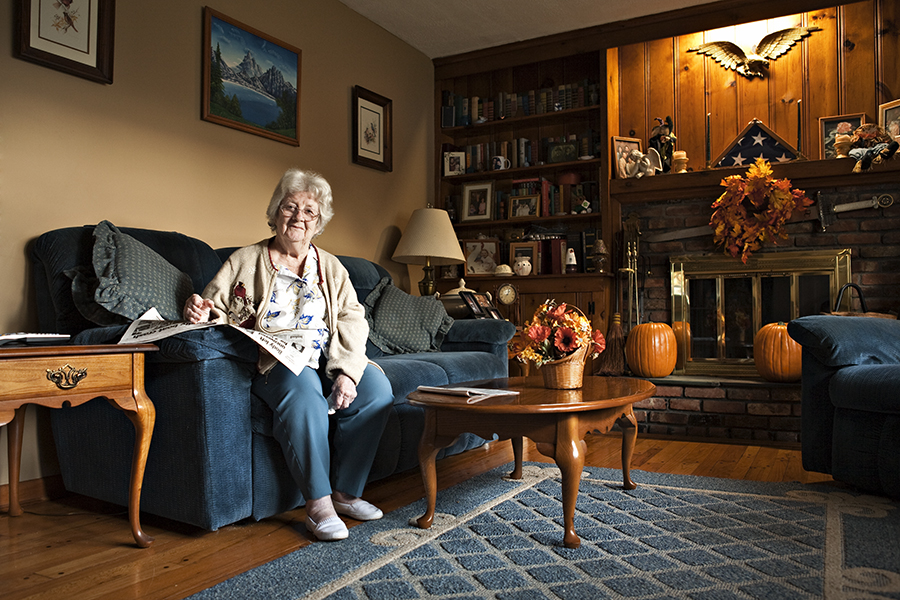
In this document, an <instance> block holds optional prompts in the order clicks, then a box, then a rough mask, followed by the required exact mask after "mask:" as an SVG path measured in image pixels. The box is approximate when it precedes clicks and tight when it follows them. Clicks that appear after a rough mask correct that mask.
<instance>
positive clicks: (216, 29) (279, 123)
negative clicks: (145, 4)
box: [200, 6, 300, 146]
mask: <svg viewBox="0 0 900 600" xmlns="http://www.w3.org/2000/svg"><path fill="white" fill-rule="evenodd" d="M248 67H249V68H250V69H252V70H253V71H258V72H260V73H267V74H268V73H271V74H272V76H266V77H262V78H260V77H254V78H253V79H252V80H249V79H247V78H246V77H243V76H242V75H241V71H242V70H243V69H246V68H248ZM200 116H201V118H202V119H203V120H204V121H209V122H211V123H216V124H218V125H224V126H225V127H231V128H232V129H238V130H240V131H244V132H246V133H252V134H254V135H259V136H262V137H265V138H269V139H271V140H275V141H278V142H282V143H285V144H290V145H291V146H299V145H300V49H299V48H295V47H294V46H291V45H290V44H287V43H285V42H282V41H280V40H277V39H275V38H273V37H272V36H270V35H266V34H265V33H263V32H261V31H259V30H257V29H254V28H252V27H250V26H248V25H244V24H243V23H241V22H239V21H235V20H234V19H232V18H230V17H226V16H225V15H223V14H222V13H220V12H218V11H215V10H213V9H211V8H209V7H208V6H207V7H206V8H204V9H203V90H202V104H201V111H200Z"/></svg>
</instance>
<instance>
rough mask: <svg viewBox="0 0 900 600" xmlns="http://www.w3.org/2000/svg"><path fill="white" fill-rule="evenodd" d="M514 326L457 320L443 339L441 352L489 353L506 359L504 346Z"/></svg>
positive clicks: (485, 321)
mask: <svg viewBox="0 0 900 600" xmlns="http://www.w3.org/2000/svg"><path fill="white" fill-rule="evenodd" d="M515 333H516V326H515V325H513V324H512V323H510V322H509V321H501V320H499V319H457V320H455V321H453V326H452V327H450V331H448V332H447V335H446V336H445V337H444V342H443V343H442V344H441V352H470V351H479V352H490V353H492V354H495V355H497V356H499V357H501V358H503V360H506V358H507V349H506V344H507V342H509V340H511V339H512V337H513V335H515Z"/></svg>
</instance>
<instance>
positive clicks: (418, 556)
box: [191, 463, 900, 600]
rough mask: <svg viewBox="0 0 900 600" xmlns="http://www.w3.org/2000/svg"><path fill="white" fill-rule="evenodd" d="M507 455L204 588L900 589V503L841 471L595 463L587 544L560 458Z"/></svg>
mask: <svg viewBox="0 0 900 600" xmlns="http://www.w3.org/2000/svg"><path fill="white" fill-rule="evenodd" d="M511 468H512V465H511V464H510V465H507V466H504V467H500V468H498V469H495V470H493V471H491V472H489V473H485V474H483V475H480V476H478V477H475V478H473V479H471V480H469V481H467V482H465V483H463V484H460V485H458V486H455V487H454V488H451V489H448V490H444V491H442V492H439V493H438V501H437V512H438V514H437V516H436V518H435V523H434V525H433V526H432V527H431V529H428V530H421V529H418V528H415V527H411V526H410V525H409V524H408V522H409V520H410V519H414V518H416V517H418V516H419V515H421V514H422V513H423V512H424V509H425V504H424V501H419V502H417V503H414V504H411V505H409V506H407V507H404V508H402V509H400V510H397V511H394V512H392V513H389V514H387V515H385V517H384V518H383V519H381V520H380V521H373V522H369V523H364V524H362V525H359V526H357V527H354V528H353V529H351V530H350V538H349V539H348V540H345V541H342V542H337V543H315V544H313V545H311V546H308V547H306V548H302V549H300V550H298V551H296V552H294V553H292V554H290V555H288V556H285V557H283V558H280V559H278V560H275V561H272V562H270V563H268V564H266V565H263V566H261V567H258V568H256V569H253V570H251V571H248V572H246V573H244V574H242V575H238V576H236V577H234V578H232V579H230V580H228V581H225V582H223V583H221V584H219V585H217V586H215V587H213V588H210V589H208V590H205V591H203V592H201V593H199V594H196V595H194V596H192V597H191V598H192V599H193V600H224V599H241V600H246V599H249V598H267V599H290V600H294V599H300V598H304V599H305V598H315V599H328V600H397V599H405V598H442V599H448V600H449V599H459V600H461V599H466V600H471V599H476V598H485V599H487V598H496V599H500V600H525V599H528V600H534V599H547V600H551V599H562V600H574V599H579V600H580V599H585V598H591V599H594V598H601V599H602V598H633V599H636V600H643V599H650V598H653V599H660V598H689V599H691V600H724V599H732V598H734V599H737V598H743V599H772V600H788V599H793V598H826V599H837V598H854V599H856V598H860V599H861V598H894V599H900V510H898V509H900V505H898V504H897V503H895V502H891V501H889V500H887V499H886V498H880V497H874V496H866V495H860V494H853V493H848V492H846V491H844V490H840V489H839V488H837V487H834V486H830V485H827V484H818V485H801V484H773V483H759V482H748V481H734V480H726V479H713V478H707V477H691V476H676V475H660V474H656V473H647V472H643V471H634V472H632V479H633V480H634V481H635V482H636V483H637V484H638V487H637V489H635V490H632V491H625V490H623V489H622V487H621V482H622V478H621V473H620V472H619V471H614V470H611V469H599V468H592V467H589V468H586V469H585V471H584V473H583V476H582V480H581V486H580V491H579V496H578V505H577V510H576V513H575V529H576V531H577V532H578V535H579V536H580V537H581V540H582V545H581V547H580V548H578V549H567V548H565V547H564V546H563V545H562V534H563V531H562V503H561V500H560V498H561V487H560V480H559V470H558V469H557V468H556V467H555V466H553V465H544V464H540V463H527V464H526V468H525V477H524V478H523V479H522V480H519V481H513V480H509V479H506V478H505V474H506V473H508V472H509V471H510V470H511Z"/></svg>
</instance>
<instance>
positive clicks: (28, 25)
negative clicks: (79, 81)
mask: <svg viewBox="0 0 900 600" xmlns="http://www.w3.org/2000/svg"><path fill="white" fill-rule="evenodd" d="M115 22H116V3H115V0H93V1H92V2H69V3H68V4H67V3H65V2H48V1H47V0H19V1H18V2H17V14H16V16H15V19H14V23H15V36H16V41H15V43H14V44H13V56H15V57H16V58H21V59H22V60H27V61H29V62H33V63H35V64H38V65H42V66H44V67H49V68H51V69H56V70H57V71H62V72H63V73H68V74H69V75H75V76H76V77H83V78H84V79H89V80H91V81H95V82H97V83H106V84H111V83H112V82H113V45H114V44H113V42H114V38H115Z"/></svg>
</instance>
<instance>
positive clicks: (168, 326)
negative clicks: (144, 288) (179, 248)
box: [119, 308, 313, 375]
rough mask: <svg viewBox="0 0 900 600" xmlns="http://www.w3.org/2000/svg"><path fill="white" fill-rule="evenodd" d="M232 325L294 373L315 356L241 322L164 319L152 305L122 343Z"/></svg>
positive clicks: (143, 342)
mask: <svg viewBox="0 0 900 600" xmlns="http://www.w3.org/2000/svg"><path fill="white" fill-rule="evenodd" d="M216 326H219V327H231V328H232V329H236V330H237V331H240V332H241V333H243V334H244V335H246V336H247V337H249V338H250V339H252V340H253V341H254V342H256V343H257V344H258V345H259V346H260V347H261V348H263V349H264V350H266V351H267V352H268V353H269V354H271V355H272V356H273V357H275V359H276V360H278V362H280V363H281V364H283V365H284V366H285V367H287V368H288V369H290V370H291V372H292V373H293V374H294V375H299V374H300V371H302V370H303V367H305V366H306V365H307V363H309V359H310V357H311V356H312V353H313V348H312V347H305V348H297V346H296V345H295V344H293V343H291V342H289V341H287V340H283V339H281V338H277V337H275V336H274V335H271V334H268V333H263V332H262V331H255V330H252V329H245V328H244V327H238V326H237V325H231V324H228V325H225V324H221V323H187V322H185V321H166V320H164V319H163V318H162V316H161V315H160V314H159V311H157V310H156V309H155V308H151V309H150V310H148V311H147V312H146V313H144V314H143V315H141V316H140V318H138V319H137V320H135V321H133V322H132V323H131V325H130V326H129V327H128V330H127V331H125V334H124V335H123V336H122V339H121V340H119V343H120V344H145V343H148V342H153V341H156V340H161V339H163V338H167V337H170V336H173V335H177V334H179V333H184V332H185V331H195V330H197V329H206V328H207V327H216Z"/></svg>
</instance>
